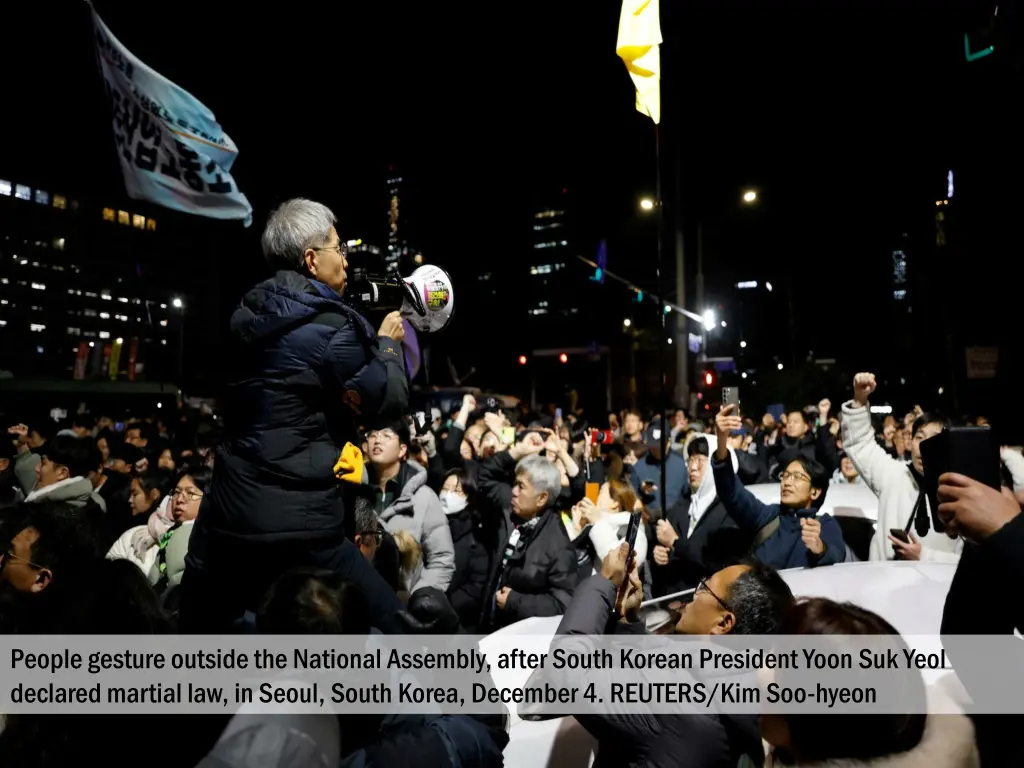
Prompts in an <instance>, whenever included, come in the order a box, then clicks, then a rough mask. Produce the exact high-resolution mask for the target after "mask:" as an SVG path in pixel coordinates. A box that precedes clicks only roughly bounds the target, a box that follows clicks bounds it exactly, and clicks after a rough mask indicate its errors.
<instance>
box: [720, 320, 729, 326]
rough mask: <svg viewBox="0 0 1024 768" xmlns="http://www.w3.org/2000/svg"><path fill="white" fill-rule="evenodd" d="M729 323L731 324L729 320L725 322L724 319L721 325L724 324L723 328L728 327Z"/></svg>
mask: <svg viewBox="0 0 1024 768" xmlns="http://www.w3.org/2000/svg"><path fill="white" fill-rule="evenodd" d="M728 325H729V324H728V323H727V322H725V320H723V321H722V322H721V326H722V327H723V328H725V327H727V326H728Z"/></svg>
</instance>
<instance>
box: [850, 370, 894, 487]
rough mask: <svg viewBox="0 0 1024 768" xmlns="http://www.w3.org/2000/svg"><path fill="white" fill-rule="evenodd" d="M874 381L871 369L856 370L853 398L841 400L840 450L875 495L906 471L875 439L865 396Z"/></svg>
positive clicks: (874, 384)
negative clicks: (841, 449) (847, 400)
mask: <svg viewBox="0 0 1024 768" xmlns="http://www.w3.org/2000/svg"><path fill="white" fill-rule="evenodd" d="M876 387H877V384H876V382H875V375H874V374H873V373H858V374H857V375H856V376H855V377H854V379H853V400H851V401H850V402H848V403H844V404H843V450H844V451H846V455H847V456H849V457H850V461H852V462H853V465H854V466H855V467H856V468H857V471H858V472H860V476H861V477H863V478H864V482H865V483H867V484H868V487H869V488H870V489H871V490H872V492H873V493H874V494H875V495H876V496H878V495H880V494H881V493H882V491H883V490H884V488H885V487H886V485H888V484H889V483H891V482H894V481H895V480H896V478H899V477H902V476H903V475H904V474H905V468H904V464H903V462H901V461H899V460H898V459H894V458H893V457H892V456H890V455H889V454H888V453H886V452H885V450H884V449H883V448H882V447H881V446H880V445H879V444H878V443H877V442H876V441H875V430H874V428H873V427H872V426H871V410H870V409H869V408H868V397H869V396H870V395H871V393H872V392H874V391H875V388H876Z"/></svg>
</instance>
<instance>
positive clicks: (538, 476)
mask: <svg viewBox="0 0 1024 768" xmlns="http://www.w3.org/2000/svg"><path fill="white" fill-rule="evenodd" d="M519 475H526V479H527V480H529V481H530V485H532V486H533V489H534V490H535V491H536V492H537V493H547V495H548V506H551V505H552V504H554V503H555V499H557V498H558V495H559V494H560V493H561V492H562V473H561V472H559V471H558V467H556V466H555V465H554V464H553V463H552V462H550V461H548V460H547V459H545V458H544V457H543V456H527V457H526V458H525V459H523V460H522V461H520V462H519V463H518V464H516V477H519Z"/></svg>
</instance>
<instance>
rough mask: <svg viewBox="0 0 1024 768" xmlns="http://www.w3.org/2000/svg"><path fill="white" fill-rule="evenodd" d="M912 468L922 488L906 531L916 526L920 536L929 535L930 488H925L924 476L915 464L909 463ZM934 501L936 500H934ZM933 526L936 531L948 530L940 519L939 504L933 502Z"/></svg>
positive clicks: (913, 474) (914, 476) (916, 481)
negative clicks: (915, 467)
mask: <svg viewBox="0 0 1024 768" xmlns="http://www.w3.org/2000/svg"><path fill="white" fill-rule="evenodd" d="M907 466H908V467H909V469H910V474H911V475H912V476H913V478H914V482H915V483H917V487H918V488H919V489H920V490H919V491H918V494H917V501H915V502H914V511H913V512H912V513H911V515H910V519H909V520H908V521H907V526H906V528H904V530H905V531H910V526H911V525H913V526H914V531H915V533H917V536H918V538H922V537H924V536H926V535H928V530H929V522H928V517H929V515H928V507H929V504H928V489H927V488H925V482H924V476H923V475H921V474H920V473H919V472H918V471H917V470H916V469H914V465H913V464H908V465H907ZM933 501H934V500H933ZM930 506H931V527H934V528H935V532H936V533H942V532H943V531H945V530H946V526H945V524H944V523H943V522H942V520H940V519H939V509H938V504H935V503H933V504H931V505H930Z"/></svg>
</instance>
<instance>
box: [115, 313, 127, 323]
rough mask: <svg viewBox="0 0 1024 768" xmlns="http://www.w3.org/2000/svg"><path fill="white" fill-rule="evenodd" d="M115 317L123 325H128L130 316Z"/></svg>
mask: <svg viewBox="0 0 1024 768" xmlns="http://www.w3.org/2000/svg"><path fill="white" fill-rule="evenodd" d="M114 317H116V318H117V319H118V320H120V321H121V322H122V323H127V322H128V315H114Z"/></svg>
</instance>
